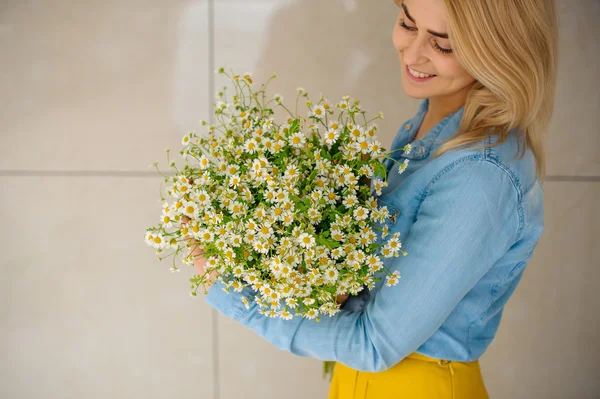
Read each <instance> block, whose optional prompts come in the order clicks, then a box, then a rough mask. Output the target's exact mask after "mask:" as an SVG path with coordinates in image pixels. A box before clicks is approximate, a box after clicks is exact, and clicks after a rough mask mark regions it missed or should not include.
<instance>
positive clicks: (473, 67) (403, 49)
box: [196, 0, 557, 399]
mask: <svg viewBox="0 0 600 399" xmlns="http://www.w3.org/2000/svg"><path fill="white" fill-rule="evenodd" d="M396 4H397V5H398V7H399V16H398V19H397V21H396V25H395V27H394V31H393V36H392V38H393V43H394V46H395V48H396V50H397V53H398V57H399V60H400V66H401V68H400V71H401V72H400V73H401V76H402V84H403V87H404V90H405V91H406V93H407V94H408V95H409V96H411V97H413V98H419V99H422V101H421V102H420V107H419V110H418V112H417V114H416V115H415V116H414V117H413V118H412V119H410V120H409V121H407V122H406V123H404V124H403V125H402V126H400V129H399V131H398V133H397V136H396V137H395V139H394V141H393V144H392V148H391V150H396V149H398V148H402V147H404V146H405V145H406V144H408V143H411V145H412V150H411V151H410V152H408V153H406V152H405V153H402V152H401V151H397V152H395V153H394V159H393V160H391V159H390V160H388V161H386V162H387V166H388V172H389V175H388V176H389V186H388V187H386V189H385V190H384V191H383V193H382V195H381V196H380V198H379V202H380V204H381V205H386V206H387V207H388V209H389V210H390V213H393V214H395V215H396V216H395V217H394V218H392V219H390V220H389V221H387V222H386V225H387V226H388V228H389V230H390V233H394V232H400V233H401V237H403V246H404V249H405V250H406V251H407V252H408V255H407V256H406V257H400V258H392V259H387V260H386V262H387V266H388V267H389V269H390V270H392V271H393V270H398V271H400V272H401V279H400V282H399V283H398V285H397V286H394V287H385V288H384V289H381V286H382V283H383V282H384V280H382V281H380V282H379V283H378V284H377V286H376V287H375V289H374V290H372V291H369V290H366V289H365V290H362V291H361V292H360V294H359V295H358V296H355V297H350V298H348V299H347V301H346V302H345V303H344V305H343V306H342V311H341V312H340V313H338V314H337V315H335V316H334V317H323V318H322V319H321V321H320V322H318V323H317V322H315V321H314V320H307V319H303V318H299V317H296V318H294V319H292V320H281V319H279V318H266V317H264V316H262V315H260V314H259V312H258V309H257V305H256V303H254V302H253V301H250V307H249V309H246V308H245V306H244V305H243V303H242V301H241V300H240V297H241V296H242V295H243V296H245V297H246V298H251V297H252V296H253V295H254V292H253V291H252V289H251V288H245V289H244V291H242V292H241V293H235V292H231V293H230V294H225V293H224V292H223V290H222V289H221V288H222V284H221V283H216V284H215V286H214V287H212V288H211V289H210V290H209V292H208V294H207V296H206V299H207V302H208V303H209V304H210V305H211V306H213V307H215V308H216V309H218V310H219V311H220V312H222V313H223V314H225V315H227V316H229V317H232V318H233V319H235V320H237V321H239V322H240V323H242V324H244V325H245V326H246V327H248V328H251V329H253V330H254V331H256V332H257V333H258V334H260V335H261V336H263V337H264V338H265V339H267V340H268V341H270V342H271V343H272V344H274V345H276V346H277V347H279V348H281V349H285V350H287V351H290V352H291V353H293V354H296V355H299V356H311V357H314V358H318V359H322V360H334V361H336V362H337V363H336V367H335V370H334V377H333V381H332V384H331V390H330V394H329V398H330V399H351V398H378V399H382V398H461V399H467V398H477V399H478V398H487V397H488V393H487V391H486V388H485V385H484V382H483V379H482V376H481V372H480V368H479V362H478V359H479V357H480V356H481V355H482V354H483V353H484V352H485V350H486V348H487V347H488V345H489V344H490V343H491V341H492V339H493V338H494V335H495V333H496V331H497V329H498V325H499V322H500V318H501V315H502V311H503V307H504V304H505V303H506V301H507V300H508V298H509V297H510V296H511V294H512V293H513V290H514V289H515V287H516V285H517V284H518V282H519V280H520V278H521V276H522V273H523V271H524V268H525V266H526V264H527V263H528V261H529V259H530V258H531V255H532V253H533V250H534V249H535V247H536V245H537V242H538V239H539V237H540V235H541V234H542V231H543V227H544V221H543V213H544V212H543V209H544V206H543V190H542V182H543V177H544V171H545V168H544V164H545V148H544V147H545V142H546V139H545V128H546V126H547V124H548V122H549V119H550V117H551V114H552V110H553V102H554V87H555V75H556V70H555V69H556V57H557V50H556V42H557V22H556V14H555V8H556V5H555V3H554V0H527V1H520V0H477V1H459V0H404V1H403V2H401V1H400V0H398V1H396ZM417 73H421V74H422V75H421V76H422V77H424V76H426V75H429V77H428V78H426V79H416V78H413V76H412V75H413V74H417ZM423 74H425V75H423ZM404 159H410V162H409V163H408V167H407V169H406V170H405V171H404V172H403V173H402V174H399V173H398V165H399V163H401V162H402V161H404ZM196 266H197V268H198V272H199V273H201V274H203V260H202V259H200V260H199V261H197V262H196Z"/></svg>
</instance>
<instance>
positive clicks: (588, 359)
mask: <svg viewBox="0 0 600 399" xmlns="http://www.w3.org/2000/svg"><path fill="white" fill-rule="evenodd" d="M544 197H545V209H544V212H545V228H544V233H543V234H542V237H541V238H540V241H539V243H538V246H537V248H536V249H535V251H534V253H533V256H532V259H531V261H530V263H529V264H528V265H527V267H526V269H525V272H524V274H523V277H522V279H521V281H520V282H519V285H518V286H517V288H516V290H515V292H514V293H513V296H512V297H511V298H510V300H509V301H508V303H507V304H506V306H505V310H504V313H503V316H502V321H501V322H500V328H499V330H498V334H497V335H496V338H495V339H494V341H493V342H492V344H491V345H490V347H489V348H488V350H487V352H486V353H485V354H484V355H483V356H482V358H481V367H482V371H483V374H484V378H485V381H486V384H487V386H488V389H489V391H490V396H491V397H492V398H497V399H503V398H507V399H508V398H511V399H517V398H592V397H596V396H595V395H596V394H597V393H598V392H600V383H599V382H598V378H597V377H598V373H597V370H598V367H597V359H596V357H597V355H598V354H599V353H600V344H599V343H598V339H597V333H598V328H599V327H600V297H599V296H598V290H597V284H598V281H600V268H599V266H600V256H599V255H598V251H597V248H596V241H597V240H596V238H597V236H598V234H599V233H600V214H599V212H598V199H599V198H600V183H586V182H578V183H567V182H548V183H546V184H545V186H544Z"/></svg>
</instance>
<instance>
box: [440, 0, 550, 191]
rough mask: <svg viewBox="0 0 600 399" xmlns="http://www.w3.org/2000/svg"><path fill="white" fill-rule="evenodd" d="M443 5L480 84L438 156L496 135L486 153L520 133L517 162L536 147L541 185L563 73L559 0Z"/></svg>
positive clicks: (463, 0)
mask: <svg viewBox="0 0 600 399" xmlns="http://www.w3.org/2000/svg"><path fill="white" fill-rule="evenodd" d="M444 2H445V5H446V10H447V13H448V24H449V26H450V29H451V31H452V33H451V35H452V36H451V38H450V39H451V43H452V48H453V49H454V52H455V53H456V55H457V57H458V59H459V60H460V62H461V64H462V66H463V68H464V69H465V70H466V71H467V72H468V73H470V74H471V76H473V77H474V78H475V79H476V80H477V82H475V84H474V85H473V86H472V87H471V89H470V90H469V92H468V94H467V99H466V103H465V105H464V111H463V117H462V120H461V123H460V127H459V131H458V132H459V133H458V134H457V136H456V137H454V138H452V139H451V140H448V141H447V142H446V143H444V144H443V145H442V146H440V148H439V149H438V150H437V151H436V152H435V153H434V154H433V156H434V157H438V156H440V155H442V154H443V153H444V152H446V151H449V150H451V149H453V148H455V147H458V146H463V145H468V144H472V143H476V142H481V141H482V140H484V139H485V138H487V137H488V136H489V135H491V134H497V135H498V140H497V142H496V143H492V144H490V145H484V147H482V148H487V147H494V146H496V145H499V144H501V143H502V142H504V141H505V140H506V139H507V138H508V135H509V133H510V131H511V130H513V129H515V131H516V132H517V133H518V134H519V138H520V140H519V141H520V142H522V141H523V139H524V142H525V145H524V146H523V152H522V154H521V155H520V157H519V159H520V158H522V157H523V156H524V155H525V150H526V149H527V148H528V147H529V148H531V150H532V152H533V154H534V156H535V159H536V172H537V176H538V178H539V179H540V181H541V182H542V183H543V182H544V179H545V173H546V142H547V128H548V124H549V123H550V119H551V117H552V114H553V111H554V93H555V86H556V74H557V71H556V69H557V58H558V49H557V41H558V21H557V15H556V8H557V7H556V0H477V1H473V0H444ZM488 130H491V132H488ZM520 144H521V143H519V147H520Z"/></svg>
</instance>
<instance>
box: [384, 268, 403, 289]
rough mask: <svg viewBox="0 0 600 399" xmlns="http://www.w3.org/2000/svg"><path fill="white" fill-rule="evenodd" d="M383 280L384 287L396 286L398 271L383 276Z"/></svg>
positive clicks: (398, 277)
mask: <svg viewBox="0 0 600 399" xmlns="http://www.w3.org/2000/svg"><path fill="white" fill-rule="evenodd" d="M385 280H386V282H385V285H386V287H391V286H394V285H396V284H398V282H399V280H400V272H399V271H398V270H395V271H394V272H393V273H392V275H391V276H385Z"/></svg>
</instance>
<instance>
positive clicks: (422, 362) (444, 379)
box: [328, 352, 489, 399]
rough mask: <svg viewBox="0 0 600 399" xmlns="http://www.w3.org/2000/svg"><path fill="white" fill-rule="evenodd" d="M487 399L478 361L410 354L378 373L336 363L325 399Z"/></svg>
mask: <svg viewBox="0 0 600 399" xmlns="http://www.w3.org/2000/svg"><path fill="white" fill-rule="evenodd" d="M392 398H393V399H400V398H407V399H408V398H409V399H438V398H439V399H446V398H447V399H489V396H488V393H487V390H486V389H485V384H484V383H483V377H482V375H481V369H480V368H479V360H475V361H473V362H457V361H448V360H441V359H435V358H432V357H428V356H424V355H421V354H420V353H416V352H414V353H413V354H411V355H409V356H407V357H406V358H405V359H403V360H402V361H401V362H400V363H398V364H397V365H395V366H394V367H392V368H390V369H388V370H385V371H382V372H379V373H369V372H364V371H357V370H354V369H351V368H349V367H347V366H344V365H343V364H341V363H336V364H335V367H334V369H333V378H332V380H331V388H330V390H329V396H328V399H392Z"/></svg>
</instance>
